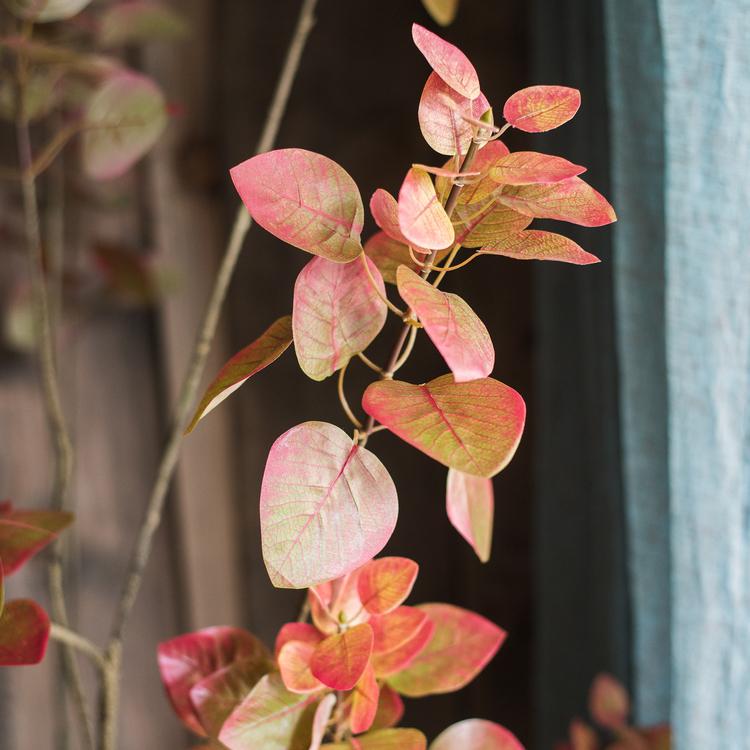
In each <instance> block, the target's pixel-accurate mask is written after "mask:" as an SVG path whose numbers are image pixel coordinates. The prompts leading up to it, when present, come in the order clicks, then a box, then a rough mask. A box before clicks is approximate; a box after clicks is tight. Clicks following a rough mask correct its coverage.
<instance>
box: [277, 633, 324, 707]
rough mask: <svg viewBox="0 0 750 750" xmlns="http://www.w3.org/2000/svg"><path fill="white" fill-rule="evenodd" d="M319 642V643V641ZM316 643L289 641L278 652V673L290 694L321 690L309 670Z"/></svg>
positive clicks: (321, 685) (321, 684) (319, 684)
mask: <svg viewBox="0 0 750 750" xmlns="http://www.w3.org/2000/svg"><path fill="white" fill-rule="evenodd" d="M319 642H320V641H319ZM317 646H318V644H317V643H310V642H305V641H290V642H289V643H286V644H285V645H284V646H283V647H282V648H281V651H280V652H279V656H278V662H279V672H280V673H281V679H282V680H283V681H284V686H285V687H286V689H287V690H289V691H290V692H292V693H300V694H301V695H306V694H307V693H314V692H316V691H318V690H321V689H322V688H323V683H321V682H320V680H318V679H317V678H316V677H315V676H314V675H313V673H312V671H311V669H310V661H311V660H312V657H313V654H314V653H315V649H316V648H317Z"/></svg>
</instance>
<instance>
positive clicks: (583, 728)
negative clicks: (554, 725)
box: [569, 719, 599, 750]
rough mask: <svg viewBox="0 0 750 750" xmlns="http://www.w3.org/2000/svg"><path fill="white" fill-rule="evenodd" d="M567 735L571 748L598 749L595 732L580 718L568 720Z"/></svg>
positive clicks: (574, 749)
mask: <svg viewBox="0 0 750 750" xmlns="http://www.w3.org/2000/svg"><path fill="white" fill-rule="evenodd" d="M569 736H570V748H571V750H599V738H598V737H597V735H596V732H595V731H594V730H593V729H592V728H591V727H590V726H589V725H588V724H584V723H583V722H582V721H581V720H580V719H573V721H571V722H570V730H569Z"/></svg>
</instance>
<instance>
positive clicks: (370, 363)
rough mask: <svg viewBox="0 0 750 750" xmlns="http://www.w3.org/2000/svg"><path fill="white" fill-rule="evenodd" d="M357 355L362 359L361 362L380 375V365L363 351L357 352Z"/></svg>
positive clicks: (381, 369)
mask: <svg viewBox="0 0 750 750" xmlns="http://www.w3.org/2000/svg"><path fill="white" fill-rule="evenodd" d="M357 356H358V357H359V358H360V359H361V360H362V362H363V363H364V364H365V365H367V366H368V367H369V368H370V369H371V370H373V371H374V372H376V373H378V375H382V374H383V372H384V370H383V368H382V367H380V365H376V364H375V363H374V362H373V361H372V360H371V359H370V358H369V357H368V356H367V355H366V354H365V353H364V352H357Z"/></svg>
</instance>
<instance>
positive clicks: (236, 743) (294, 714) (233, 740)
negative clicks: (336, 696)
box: [219, 674, 315, 750]
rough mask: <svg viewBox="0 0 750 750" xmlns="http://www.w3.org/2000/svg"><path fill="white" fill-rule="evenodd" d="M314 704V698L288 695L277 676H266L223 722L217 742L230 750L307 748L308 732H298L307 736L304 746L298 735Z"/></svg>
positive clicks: (301, 738) (309, 734)
mask: <svg viewBox="0 0 750 750" xmlns="http://www.w3.org/2000/svg"><path fill="white" fill-rule="evenodd" d="M314 702H315V698H314V697H313V696H309V695H307V696H306V695H297V694H295V693H290V692H289V691H288V690H287V689H286V688H285V687H284V683H283V682H282V681H281V677H280V676H279V675H278V674H269V675H266V676H265V677H263V678H262V679H261V680H260V682H259V683H258V684H257V685H256V686H255V687H254V688H253V690H252V692H251V693H250V695H248V696H247V698H246V699H245V700H244V701H243V702H242V703H241V704H240V705H239V706H238V707H237V708H236V709H235V710H234V711H233V712H232V714H231V716H230V717H229V718H228V719H227V720H226V722H225V723H224V726H223V727H222V730H221V732H220V733H219V741H220V742H221V743H222V744H224V745H226V747H228V748H229V750H258V748H263V750H291V748H294V749H295V750H297V748H300V749H301V748H302V747H308V746H309V742H310V736H311V733H310V728H309V727H307V726H305V727H304V729H305V731H304V732H300V734H303V735H306V743H305V744H303V737H300V736H299V735H298V731H299V728H300V724H301V723H302V722H303V719H304V715H305V710H306V709H307V708H308V706H311V705H312V704H313V703H314ZM295 740H296V741H295Z"/></svg>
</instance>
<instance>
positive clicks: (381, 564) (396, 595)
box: [357, 557, 419, 615]
mask: <svg viewBox="0 0 750 750" xmlns="http://www.w3.org/2000/svg"><path fill="white" fill-rule="evenodd" d="M418 573H419V565H417V563H415V562H414V561H413V560H409V559H408V558H406V557H381V558H379V559H378V560H373V561H372V562H369V563H367V565H365V566H364V567H363V568H362V569H361V570H360V572H359V576H358V579H357V591H358V593H359V600H360V601H361V602H362V606H363V607H364V608H365V609H366V610H367V611H368V612H370V613H371V614H373V615H384V614H387V613H388V612H392V611H393V610H394V609H396V607H398V606H399V605H400V604H402V603H403V601H404V600H405V599H406V597H408V596H409V594H410V593H411V590H412V588H413V587H414V582H415V581H416V580H417V575H418Z"/></svg>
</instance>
